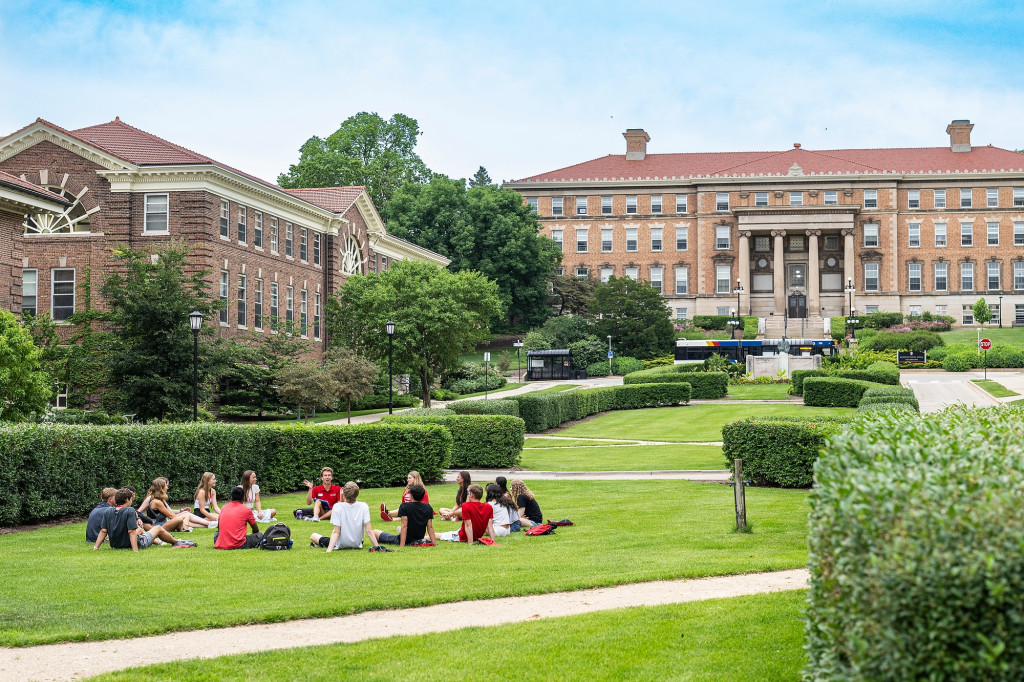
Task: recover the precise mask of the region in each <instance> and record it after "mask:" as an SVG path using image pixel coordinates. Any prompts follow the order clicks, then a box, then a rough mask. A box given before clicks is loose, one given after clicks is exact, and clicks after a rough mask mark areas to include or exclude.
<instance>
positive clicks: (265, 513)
mask: <svg viewBox="0 0 1024 682" xmlns="http://www.w3.org/2000/svg"><path fill="white" fill-rule="evenodd" d="M239 485H240V486H242V492H243V493H244V495H245V497H243V498H242V504H244V505H245V506H246V507H248V508H249V509H252V513H253V516H255V517H256V521H257V522H259V523H270V522H271V521H273V520H274V515H275V514H277V510H276V509H263V505H262V503H261V502H260V487H259V485H258V484H257V483H256V472H255V471H253V470H252V469H247V470H246V471H245V473H243V474H242V482H241V483H239Z"/></svg>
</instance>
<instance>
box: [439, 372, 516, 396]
mask: <svg viewBox="0 0 1024 682" xmlns="http://www.w3.org/2000/svg"><path fill="white" fill-rule="evenodd" d="M507 383H508V379H506V378H505V377H503V376H500V375H496V374H494V373H493V372H492V373H490V374H488V375H487V376H486V377H480V378H478V379H459V380H458V381H453V382H452V383H450V384H449V385H448V387H447V388H448V390H449V391H455V392H456V393H459V394H460V395H466V394H469V393H483V392H484V390H485V389H486V390H488V391H493V390H495V389H499V388H502V387H503V386H504V385H505V384H507Z"/></svg>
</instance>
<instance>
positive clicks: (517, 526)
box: [508, 520, 523, 533]
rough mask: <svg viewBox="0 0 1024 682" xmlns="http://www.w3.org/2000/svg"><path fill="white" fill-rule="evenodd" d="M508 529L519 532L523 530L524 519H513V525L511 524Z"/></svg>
mask: <svg viewBox="0 0 1024 682" xmlns="http://www.w3.org/2000/svg"><path fill="white" fill-rule="evenodd" d="M508 529H509V530H510V531H512V532H513V533H518V532H519V531H521V530H522V529H523V522H522V521H518V520H517V521H513V522H512V525H511V526H509V528H508Z"/></svg>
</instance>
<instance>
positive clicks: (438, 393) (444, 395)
mask: <svg viewBox="0 0 1024 682" xmlns="http://www.w3.org/2000/svg"><path fill="white" fill-rule="evenodd" d="M461 397H462V394H461V393H456V392H455V391H449V390H448V389H447V388H432V389H430V399H431V400H458V399H459V398H461Z"/></svg>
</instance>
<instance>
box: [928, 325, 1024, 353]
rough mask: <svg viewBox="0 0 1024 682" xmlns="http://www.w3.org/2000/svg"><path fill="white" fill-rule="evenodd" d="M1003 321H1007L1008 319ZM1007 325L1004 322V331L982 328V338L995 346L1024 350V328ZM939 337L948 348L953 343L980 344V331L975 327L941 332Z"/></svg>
mask: <svg viewBox="0 0 1024 682" xmlns="http://www.w3.org/2000/svg"><path fill="white" fill-rule="evenodd" d="M1003 319H1004V320H1006V319H1007V318H1003ZM1006 324H1007V323H1006V322H1004V327H1003V328H1002V329H1000V328H999V327H989V326H984V327H982V328H981V338H983V339H989V340H990V341H991V342H992V343H993V344H1006V345H1008V346H1018V347H1020V348H1024V327H1009V326H1005V325H1006ZM939 336H941V337H942V340H943V341H944V342H945V343H946V345H947V346H948V345H949V344H951V343H966V344H968V345H971V346H974V345H976V344H977V343H978V331H977V329H976V328H975V327H965V328H964V329H954V330H952V331H948V332H940V333H939Z"/></svg>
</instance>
